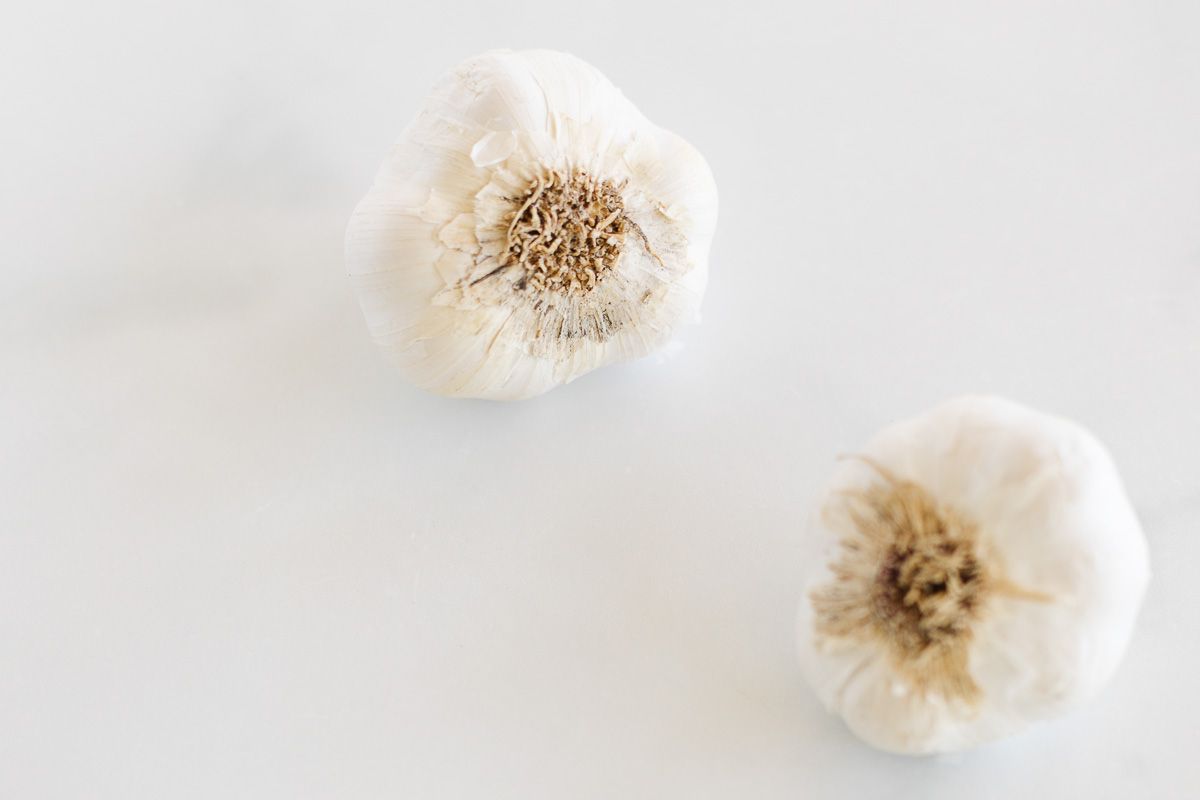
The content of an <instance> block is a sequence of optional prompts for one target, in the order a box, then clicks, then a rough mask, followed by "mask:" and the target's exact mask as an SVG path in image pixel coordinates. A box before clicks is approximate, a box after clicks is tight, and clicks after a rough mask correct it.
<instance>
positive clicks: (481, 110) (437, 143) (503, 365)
mask: <svg viewBox="0 0 1200 800" xmlns="http://www.w3.org/2000/svg"><path fill="white" fill-rule="evenodd" d="M556 191H557V193H558V194H557V195H555V194H554V193H555V192H556ZM601 195H603V197H600V196H601ZM552 196H553V197H552ZM554 197H557V198H558V200H555V199H553V198H554ZM564 198H565V199H564ZM581 198H582V200H581ZM597 198H599V199H597ZM568 201H579V202H575V203H574V205H572V204H571V202H568ZM716 211H717V196H716V187H715V184H714V182H713V178H712V174H711V172H710V171H709V169H708V165H707V164H706V163H705V161H704V159H703V158H702V157H701V156H700V155H699V153H697V152H696V150H695V149H694V148H692V147H691V145H689V144H688V143H687V142H685V141H684V140H683V139H681V138H679V137H678V136H676V135H674V134H672V133H669V132H667V131H664V130H662V129H661V128H658V127H656V126H655V125H653V124H652V123H650V122H649V121H648V120H647V119H646V118H645V117H643V116H642V115H641V113H640V112H639V111H638V110H637V109H636V108H635V107H634V106H633V104H632V103H630V102H629V101H628V100H627V99H625V97H624V95H622V94H621V92H620V91H618V90H617V89H616V88H615V87H614V86H613V85H612V84H611V83H610V82H609V81H608V80H607V79H606V78H605V77H604V76H603V75H602V74H601V73H600V72H599V71H597V70H596V69H594V68H593V67H591V66H589V65H587V64H585V63H584V62H582V61H580V60H579V59H577V58H575V57H573V56H570V55H566V54H564V53H556V52H551V51H527V52H510V51H492V52H488V53H484V54H483V55H480V56H477V57H475V58H471V59H469V60H467V61H466V62H464V63H463V64H461V65H460V66H459V67H457V68H456V69H455V70H454V71H453V72H451V73H450V74H449V75H447V76H446V77H445V78H443V79H442V80H441V81H440V82H439V83H438V84H437V85H436V87H435V88H434V90H433V93H432V94H431V96H430V97H429V99H428V100H427V102H426V104H425V107H424V109H423V110H422V111H421V113H420V114H419V115H418V117H417V119H416V120H415V121H414V122H413V123H412V124H411V125H410V126H409V127H408V128H407V129H406V130H405V131H404V133H403V134H402V135H401V137H400V139H399V141H398V142H397V143H396V144H395V146H394V147H393V149H392V152H391V154H390V155H389V157H388V158H387V160H386V161H385V163H384V165H383V167H382V168H381V170H380V172H379V174H378V176H377V177H376V179H375V184H374V186H373V187H372V189H371V190H370V192H369V193H368V194H367V196H366V197H365V198H364V199H363V200H362V202H361V203H360V204H359V206H358V208H357V209H356V210H355V212H354V216H353V218H352V219H351V221H350V225H349V228H348V230H347V233H346V260H347V265H348V268H349V272H350V275H351V276H352V280H353V282H354V285H355V287H356V289H357V292H358V297H359V301H360V304H361V306H362V309H363V312H364V314H365V316H366V319H367V323H368V326H369V327H370V330H371V332H372V334H373V336H374V338H375V339H376V341H377V342H378V343H379V344H380V345H381V346H382V347H383V349H384V350H385V351H386V352H387V353H388V354H389V356H390V357H391V358H392V360H393V361H394V362H395V363H396V364H397V365H398V366H399V368H400V369H401V371H402V372H403V374H404V375H405V376H406V377H407V378H408V379H409V380H411V381H412V382H413V383H415V384H417V385H418V386H420V387H422V388H424V389H427V390H429V391H432V392H436V393H438V394H443V395H451V396H463V397H483V398H492V399H517V398H524V397H530V396H533V395H537V394H540V393H542V392H545V391H547V390H548V389H551V388H553V387H555V386H558V385H560V384H563V383H566V382H568V381H570V380H573V379H574V378H576V377H578V376H580V375H582V374H584V373H585V372H588V371H590V370H592V369H595V368H596V367H599V366H603V365H605V364H610V363H613V362H617V361H623V360H627V359H631V358H636V357H639V356H643V355H646V354H647V353H649V352H651V351H653V350H655V349H657V348H659V347H661V346H662V345H664V344H666V343H667V342H668V341H669V340H670V339H671V337H672V335H673V334H674V333H675V331H676V330H677V328H678V327H679V326H680V325H681V324H683V323H686V322H691V321H695V320H696V319H698V312H699V307H700V301H701V298H702V296H703V293H704V288H705V283H706V280H707V268H708V248H709V244H710V242H711V240H712V236H713V231H714V228H715V225H716ZM573 214H578V215H579V217H580V221H581V223H582V226H581V227H580V226H576V227H574V228H572V227H570V226H568V225H567V224H566V223H565V221H564V220H566V219H567V218H568V217H570V216H571V215H573ZM572 248H573V249H572ZM522 258H524V260H523V261H522V260H521V259H522ZM539 259H540V261H539ZM539 263H540V267H539V266H538V264H539Z"/></svg>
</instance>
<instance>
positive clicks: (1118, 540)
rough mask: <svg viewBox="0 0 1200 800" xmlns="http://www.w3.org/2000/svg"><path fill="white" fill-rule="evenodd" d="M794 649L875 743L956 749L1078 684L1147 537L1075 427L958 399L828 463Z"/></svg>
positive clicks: (1033, 712)
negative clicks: (829, 475) (832, 465)
mask: <svg viewBox="0 0 1200 800" xmlns="http://www.w3.org/2000/svg"><path fill="white" fill-rule="evenodd" d="M807 544H808V545H809V546H811V547H812V555H813V556H814V557H813V558H812V559H811V560H810V562H809V564H810V574H809V576H808V579H807V581H806V587H805V597H804V599H803V601H802V602H801V605H800V614H799V652H800V663H801V667H802V670H803V672H804V674H805V677H806V678H807V680H808V681H809V683H810V684H811V685H812V686H813V688H814V689H815V690H816V692H817V694H818V695H819V696H820V698H821V699H822V701H823V702H824V703H825V705H826V706H827V707H828V708H829V709H830V710H831V711H834V712H836V713H838V714H840V715H841V716H842V717H843V718H844V719H845V721H846V723H847V724H848V725H849V727H850V728H851V730H853V731H854V733H856V734H857V735H858V736H860V737H861V738H863V739H864V740H866V741H867V742H868V743H870V744H872V745H874V746H875V747H879V748H882V749H884V750H889V751H893V752H898V753H910V754H919V753H937V752H947V751H953V750H961V749H964V748H967V747H970V746H972V745H975V744H978V743H981V742H984V741H987V740H991V739H995V738H998V737H1001V736H1005V735H1007V734H1010V733H1013V732H1016V731H1018V730H1020V729H1021V728H1023V727H1025V725H1027V724H1028V723H1029V722H1030V721H1032V720H1036V719H1039V718H1045V717H1051V716H1054V715H1057V714H1060V713H1062V712H1064V711H1066V710H1068V709H1070V708H1072V707H1074V706H1077V705H1079V704H1080V703H1082V702H1083V701H1085V700H1087V699H1089V698H1090V697H1091V696H1093V695H1094V694H1095V693H1096V692H1097V691H1098V690H1099V689H1100V687H1101V686H1102V685H1103V684H1104V683H1105V682H1106V681H1107V680H1108V679H1109V677H1110V676H1111V675H1112V674H1113V672H1114V670H1115V669H1116V667H1117V664H1118V662H1119V661H1120V659H1121V656H1122V654H1123V652H1124V650H1125V647H1126V645H1127V643H1128V641H1129V638H1130V634H1131V632H1132V629H1133V624H1134V619H1135V617H1136V615H1137V611H1138V607H1139V606H1140V604H1141V600H1142V596H1143V594H1144V592H1145V588H1146V584H1147V581H1148V580H1149V576H1150V571H1149V558H1148V554H1147V547H1146V541H1145V538H1144V536H1143V534H1142V531H1141V528H1140V526H1139V524H1138V520H1137V518H1136V516H1135V515H1134V512H1133V509H1132V508H1131V507H1130V504H1129V501H1128V499H1127V498H1126V496H1125V492H1124V489H1123V488H1122V485H1121V480H1120V478H1119V477H1118V475H1117V471H1116V469H1115V467H1114V466H1113V463H1112V461H1111V459H1110V458H1109V455H1108V453H1107V452H1106V451H1105V449H1104V447H1103V446H1102V445H1101V444H1100V443H1099V442H1098V441H1097V440H1096V439H1095V438H1094V437H1093V436H1092V435H1091V434H1090V433H1088V432H1087V431H1086V430H1084V429H1083V428H1081V427H1079V426H1078V425H1076V424H1074V423H1072V422H1069V421H1066V420H1063V419H1057V418H1054V417H1051V416H1048V415H1045V414H1041V413H1038V412H1036V411H1033V410H1031V409H1028V408H1024V407H1022V406H1019V405H1017V404H1015V403H1012V402H1009V401H1006V400H1001V399H998V398H991V397H963V398H958V399H955V400H952V401H949V402H947V403H945V404H943V405H941V406H939V407H937V408H935V409H934V410H932V411H929V412H927V413H926V414H924V415H922V416H919V417H916V418H915V419H911V420H908V421H905V422H900V423H897V424H895V425H892V426H890V427H888V428H886V429H884V430H883V431H882V432H881V433H879V434H878V435H877V436H876V437H875V438H874V439H873V440H872V441H871V442H870V443H869V444H868V445H867V447H866V448H864V449H863V451H862V452H861V453H860V454H857V455H856V456H853V457H847V458H845V459H843V460H842V462H841V463H840V465H839V466H838V468H837V470H836V471H835V473H834V476H833V479H832V482H831V483H830V485H829V486H828V488H827V489H826V490H825V492H824V494H823V497H822V500H821V503H820V505H819V507H818V509H817V511H816V513H815V514H814V516H813V520H812V522H811V524H810V531H809V536H808V538H807Z"/></svg>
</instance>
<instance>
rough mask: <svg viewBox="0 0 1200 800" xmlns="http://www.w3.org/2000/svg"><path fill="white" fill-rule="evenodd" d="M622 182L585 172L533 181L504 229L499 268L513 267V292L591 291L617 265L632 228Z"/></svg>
mask: <svg viewBox="0 0 1200 800" xmlns="http://www.w3.org/2000/svg"><path fill="white" fill-rule="evenodd" d="M623 189H624V183H622V184H620V185H617V184H614V183H612V182H611V181H607V180H601V179H597V178H595V177H593V176H591V175H589V174H588V173H586V172H582V171H580V172H575V173H574V174H572V175H571V176H570V177H566V176H564V175H563V174H562V173H560V172H557V171H554V172H550V173H549V175H548V176H546V177H539V178H538V179H537V180H536V181H534V183H533V185H532V186H531V187H530V189H529V192H528V193H527V194H526V195H525V197H523V198H522V199H521V200H520V201H519V204H518V205H517V208H516V211H515V213H514V214H513V217H512V220H511V222H510V223H509V226H508V237H507V239H506V242H505V249H504V256H503V262H502V264H501V266H502V267H509V266H513V265H518V266H520V267H522V268H523V270H524V274H523V275H522V276H521V278H520V279H519V280H517V281H516V284H515V285H516V287H517V288H518V289H525V290H528V291H532V292H541V291H544V290H551V291H558V292H564V293H582V292H588V291H591V290H592V289H594V288H595V287H596V284H597V283H598V282H599V281H601V280H602V279H603V278H604V275H605V274H606V273H608V272H610V271H611V270H612V269H614V268H615V267H616V266H617V262H618V261H619V260H620V258H621V248H622V247H623V246H624V244H625V237H626V234H627V232H628V231H629V229H630V226H631V225H632V223H631V221H630V220H629V219H628V218H627V217H626V215H625V202H624V200H623V198H622V196H621V191H622V190H623Z"/></svg>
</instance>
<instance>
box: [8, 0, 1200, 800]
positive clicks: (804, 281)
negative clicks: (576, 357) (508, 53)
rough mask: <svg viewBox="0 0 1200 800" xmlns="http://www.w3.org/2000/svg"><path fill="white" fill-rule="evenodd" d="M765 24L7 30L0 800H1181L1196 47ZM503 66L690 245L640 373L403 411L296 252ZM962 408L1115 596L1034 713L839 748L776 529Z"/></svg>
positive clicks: (1075, 27) (67, 17) (929, 16)
mask: <svg viewBox="0 0 1200 800" xmlns="http://www.w3.org/2000/svg"><path fill="white" fill-rule="evenodd" d="M35 5H36V6H37V7H36V9H35ZM468 5H469V7H467V6H468ZM682 5H683V4H680V6H681V8H682ZM782 5H783V4H777V3H754V2H740V3H736V4H731V5H730V6H729V7H727V8H716V7H714V8H711V9H707V10H692V11H683V10H680V11H671V10H668V9H667V8H665V7H662V6H658V5H654V4H649V3H646V2H633V3H628V4H614V5H598V6H585V5H583V4H549V3H545V4H538V5H534V4H527V5H520V4H517V3H508V4H485V3H482V2H478V3H471V4H464V3H427V4H421V5H419V6H416V7H413V6H406V4H404V3H398V2H377V3H375V4H363V3H356V2H349V3H337V4H333V3H330V4H328V5H327V6H325V7H321V6H319V5H317V4H308V5H306V6H304V7H302V8H292V7H288V6H287V5H285V4H280V5H279V6H278V7H268V6H266V5H263V4H260V3H243V2H232V1H230V2H219V3H196V4H189V6H188V7H179V6H177V5H176V4H162V3H144V4H136V5H135V4H133V3H129V2H123V3H119V4H117V5H116V7H114V6H113V4H99V5H97V4H85V3H82V2H78V3H74V4H71V5H69V6H58V7H55V6H50V7H47V6H45V5H43V4H26V6H25V7H24V8H22V9H20V10H7V11H6V13H5V19H6V21H5V24H4V25H3V26H2V27H0V39H2V41H0V61H2V63H0V67H2V69H0V82H2V83H0V96H2V98H3V103H2V105H0V108H2V111H0V113H2V114H3V115H4V120H3V121H4V124H3V125H0V143H2V144H3V145H4V148H3V150H2V151H0V152H4V154H5V156H4V162H5V163H4V164H3V173H4V178H3V180H2V181H0V228H2V231H3V235H2V239H0V248H2V250H0V256H2V259H3V265H4V269H3V271H2V274H0V333H2V334H3V335H2V336H0V367H2V370H3V371H2V373H0V374H2V375H3V378H0V452H2V453H3V457H2V459H3V460H2V461H0V470H2V472H0V492H2V500H3V501H2V502H0V609H2V611H0V796H4V797H14V798H15V797H53V798H59V797H105V798H133V797H138V798H140V797H154V798H158V797H172V798H186V797H254V798H264V797H281V798H284V797H286V798H299V797H304V798H308V797H314V798H315V797H330V798H374V797H401V798H427V797H428V798H481V797H487V798H507V797H512V798H564V797H572V798H591V797H596V798H612V797H637V798H641V797H645V798H666V797H669V798H676V797H678V798H744V797H753V798H795V797H804V798H806V799H811V798H833V797H878V796H884V795H887V796H920V797H922V798H931V799H932V798H959V797H962V796H964V794H963V793H964V792H968V791H969V794H970V796H971V797H974V798H1011V797H1014V796H1020V797H1052V796H1058V797H1080V796H1088V797H1093V798H1106V797H1132V796H1137V797H1145V798H1165V797H1180V796H1188V795H1191V794H1195V793H1197V792H1200V766H1198V765H1197V759H1196V757H1195V745H1196V739H1195V719H1196V717H1197V715H1198V713H1200V689H1198V688H1197V679H1196V675H1197V674H1200V644H1198V642H1197V639H1196V637H1195V631H1196V629H1197V610H1198V608H1200V589H1198V584H1200V582H1198V581H1197V577H1196V575H1197V573H1196V567H1197V565H1198V564H1200V537H1198V536H1197V535H1196V533H1197V527H1198V526H1200V478H1198V477H1197V474H1198V473H1197V469H1196V454H1197V453H1198V452H1200V426H1198V425H1197V406H1198V405H1200V383H1198V381H1200V378H1198V374H1200V313H1198V312H1200V115H1198V111H1197V110H1198V109H1200V51H1198V50H1197V49H1196V46H1195V45H1196V37H1197V34H1196V31H1197V26H1198V25H1200V10H1198V8H1197V6H1196V5H1195V4H1194V3H1190V2H1176V3H1141V2H1128V3H1125V4H1097V3H1087V2H1077V3H1061V4H1059V3H1056V4H1045V3H1034V2H1029V3H1018V4H1013V3H1004V4H962V3H944V4H936V5H935V4H921V5H919V6H914V5H913V4H904V5H906V6H909V8H908V9H907V10H904V11H902V10H900V8H899V7H898V6H897V5H896V4H891V3H884V2H880V3H878V4H873V5H861V4H852V5H847V4H820V6H819V7H818V6H817V4H813V7H812V8H800V9H796V10H793V11H790V12H787V13H788V16H786V17H781V16H779V15H780V14H781V13H784V12H782V11H781V8H782ZM968 5H972V6H975V7H974V8H968V7H967V6H968ZM503 45H507V46H517V47H526V46H557V47H562V48H565V49H569V50H572V51H574V52H576V53H577V54H579V55H581V56H583V57H584V58H586V59H588V60H589V61H591V62H593V63H595V64H596V65H597V66H599V67H600V68H601V69H603V70H604V71H605V72H606V73H608V75H609V76H610V77H611V78H612V79H613V80H614V81H615V82H616V83H617V84H618V85H619V86H621V87H622V88H623V89H624V90H625V91H626V93H627V94H628V95H629V96H630V97H631V98H632V99H633V100H634V101H635V102H636V103H637V104H638V105H639V106H641V108H642V109H643V110H644V111H645V112H646V113H647V114H648V115H649V116H650V117H651V118H652V119H653V120H655V121H656V122H658V123H659V124H662V125H664V126H666V127H668V128H671V129H674V130H676V131H678V132H680V133H681V134H683V135H684V136H686V137H687V138H689V139H690V140H691V141H692V142H694V143H695V144H696V145H697V146H698V147H699V148H700V149H701V150H702V151H703V152H704V153H705V155H706V156H707V158H708V159H709V161H710V163H711V164H712V167H713V170H714V172H715V174H716V177H717V182H718V185H719V186H720V189H721V192H722V198H721V199H722V217H721V222H720V224H719V227H718V232H717V240H716V245H715V250H714V256H713V262H712V282H711V286H710V290H709V295H708V300H707V303H706V308H705V314H706V319H705V324H704V325H703V326H702V327H700V328H696V329H693V330H692V331H691V332H690V333H689V335H688V336H687V338H686V346H685V348H684V349H683V351H682V352H681V353H679V354H678V355H677V356H675V357H674V358H671V359H668V360H666V361H665V363H661V364H655V363H640V364H635V365H631V366H627V367H615V368H611V369H608V370H604V371H601V372H598V373H595V374H593V375H591V376H588V377H586V378H584V379H581V380H580V381H578V382H577V383H575V384H572V385H571V386H569V387H567V388H565V389H560V390H557V391H554V392H552V393H550V394H549V395H547V396H545V397H543V398H540V399H537V400H534V401H529V402H525V403H521V404H518V405H491V404H486V403H479V402H450V401H446V400H442V399H439V398H435V397H431V396H427V395H423V394H420V393H419V392H417V391H415V390H413V389H410V388H409V387H407V386H405V385H404V384H403V383H401V382H400V381H399V379H398V378H396V377H395V376H394V375H393V374H391V373H390V372H388V371H387V370H386V369H385V367H384V365H383V363H382V360H381V358H380V357H379V355H378V354H377V353H376V352H375V350H374V348H373V345H372V344H371V343H370V341H369V339H368V336H367V334H366V330H365V327H364V325H363V323H362V321H361V319H360V315H359V311H358V309H357V308H356V307H355V304H354V300H353V298H352V295H351V292H350V287H349V286H348V285H347V282H346V281H345V279H344V277H343V275H342V272H343V269H342V264H341V248H342V231H343V227H344V225H345V222H346V219H347V217H348V215H349V213H350V210H351V209H352V208H353V206H354V203H355V202H356V201H357V200H358V198H359V197H360V196H361V194H362V193H363V192H364V191H365V190H366V188H367V186H368V183H369V181H370V179H371V176H372V175H373V173H374V171H375V169H376V167H377V165H378V163H379V161H380V160H381V158H382V155H383V153H384V152H385V150H386V148H387V147H388V144H389V142H390V141H391V139H392V138H393V137H394V136H395V135H396V134H397V133H398V132H399V130H400V128H401V127H402V126H403V125H404V124H405V123H406V122H407V121H408V119H409V117H410V116H411V114H412V113H414V110H415V109H416V108H417V106H418V103H419V102H420V99H421V97H422V94H423V92H424V91H425V88H426V87H427V86H428V85H429V84H430V83H431V82H432V81H433V80H434V79H435V78H436V76H437V75H438V74H439V73H440V72H442V71H443V70H444V69H446V68H447V67H449V66H450V65H452V64H453V63H454V62H456V61H457V60H459V59H460V58H462V57H463V56H466V55H468V54H470V53H473V52H476V51H479V50H483V49H486V48H488V47H492V46H503ZM965 390H971V391H990V392H997V393H1000V394H1005V395H1009V396H1011V397H1013V398H1015V399H1018V400H1021V401H1023V402H1026V403H1029V404H1031V405H1034V406H1037V407H1040V408H1044V409H1046V410H1048V411H1053V412H1055V413H1060V414H1064V415H1068V416H1072V417H1075V418H1078V419H1079V420H1081V421H1082V422H1084V423H1085V424H1086V425H1088V426H1089V427H1090V428H1092V429H1093V430H1094V431H1095V432H1096V433H1097V434H1098V435H1099V436H1100V437H1101V438H1102V439H1104V440H1105V441H1106V442H1107V443H1108V445H1109V446H1110V448H1111V449H1112V451H1113V453H1114V455H1115V457H1116V459H1117V462H1118V464H1119V465H1120V466H1121V468H1122V470H1123V472H1124V475H1125V478H1126V480H1127V483H1128V487H1129V490H1130V493H1131V495H1132V497H1133V499H1134V502H1135V504H1136V506H1137V508H1138V511H1139V513H1140V515H1141V516H1142V519H1143V522H1144V523H1145V526H1146V529H1147V533H1148V535H1149V537H1150V540H1151V549H1152V558H1153V564H1154V569H1155V578H1154V582H1153V583H1152V585H1151V588H1150V592H1149V596H1148V598H1147V603H1146V607H1145V609H1144V612H1143V615H1142V618H1141V620H1140V623H1139V627H1138V630H1137V633H1136V634H1135V639H1134V643H1133V646H1132V648H1131V650H1130V653H1129V656H1128V658H1127V660H1126V662H1125V664H1124V666H1123V667H1122V669H1121V670H1120V671H1119V673H1118V674H1117V677H1116V679H1115V681H1114V683H1113V684H1112V685H1111V686H1110V687H1109V689H1108V690H1107V691H1106V692H1105V693H1104V694H1103V695H1102V696H1101V697H1100V698H1099V700H1098V701H1097V702H1096V703H1095V704H1094V705H1092V706H1090V707H1089V708H1088V709H1086V710H1085V711H1083V712H1082V713H1080V714H1077V715H1075V716H1073V717H1070V718H1066V719H1062V720H1060V721H1057V722H1055V723H1052V724H1048V725H1045V726H1043V727H1041V728H1039V729H1037V730H1035V731H1034V732H1032V733H1030V734H1029V735H1026V736H1022V737H1020V738H1017V739H1012V740H1009V741H1007V742H1004V743H1002V744H999V745H997V746H993V747H989V748H986V749H983V750H980V751H976V752H974V753H971V754H968V755H965V756H963V757H960V758H956V759H954V760H952V761H944V760H908V759H903V758H899V757H891V756H886V755H882V754H879V753H876V752H873V751H871V750H869V749H867V748H866V747H864V746H862V745H860V744H859V743H858V742H857V741H856V740H854V739H853V738H852V737H851V736H850V735H849V734H848V733H847V732H846V730H845V729H844V727H843V726H842V725H841V723H840V722H838V721H837V720H836V719H834V718H831V717H829V716H827V715H826V714H825V713H824V712H823V711H822V710H821V709H820V708H819V707H818V705H817V703H816V701H815V699H814V698H813V696H812V695H811V693H810V692H809V691H808V690H807V688H806V687H805V686H804V685H803V684H802V683H801V681H800V678H799V674H798V670H797V668H796V666H795V660H794V655H793V641H792V636H793V625H792V623H793V614H794V606H795V603H796V601H797V599H798V597H797V587H798V576H799V574H800V572H801V569H802V565H801V564H800V563H798V561H799V559H798V555H797V554H798V553H799V550H800V547H799V544H798V540H797V536H798V532H799V523H800V521H801V519H802V518H803V516H804V514H805V513H806V511H807V501H808V498H809V497H810V496H811V494H812V493H813V492H814V491H815V489H816V487H817V486H818V485H819V483H820V482H821V481H822V480H823V479H824V478H825V477H826V475H827V474H828V472H829V470H830V468H831V463H832V459H833V458H834V456H835V455H836V454H838V453H841V452H845V451H847V450H851V449H853V448H854V447H855V446H856V445H857V444H859V443H861V442H863V441H864V440H865V438H866V437H867V436H869V435H870V433H871V432H873V431H874V430H875V429H876V428H878V427H879V426H881V425H882V424H884V423H886V422H888V421H890V420H893V419H897V418H900V417H903V416H907V415H910V414H912V413H914V412H916V411H918V410H920V409H922V408H924V407H926V406H928V405H930V404H932V403H934V402H936V401H937V400H939V399H941V398H943V397H944V396H947V395H950V394H955V393H958V392H961V391H965Z"/></svg>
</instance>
